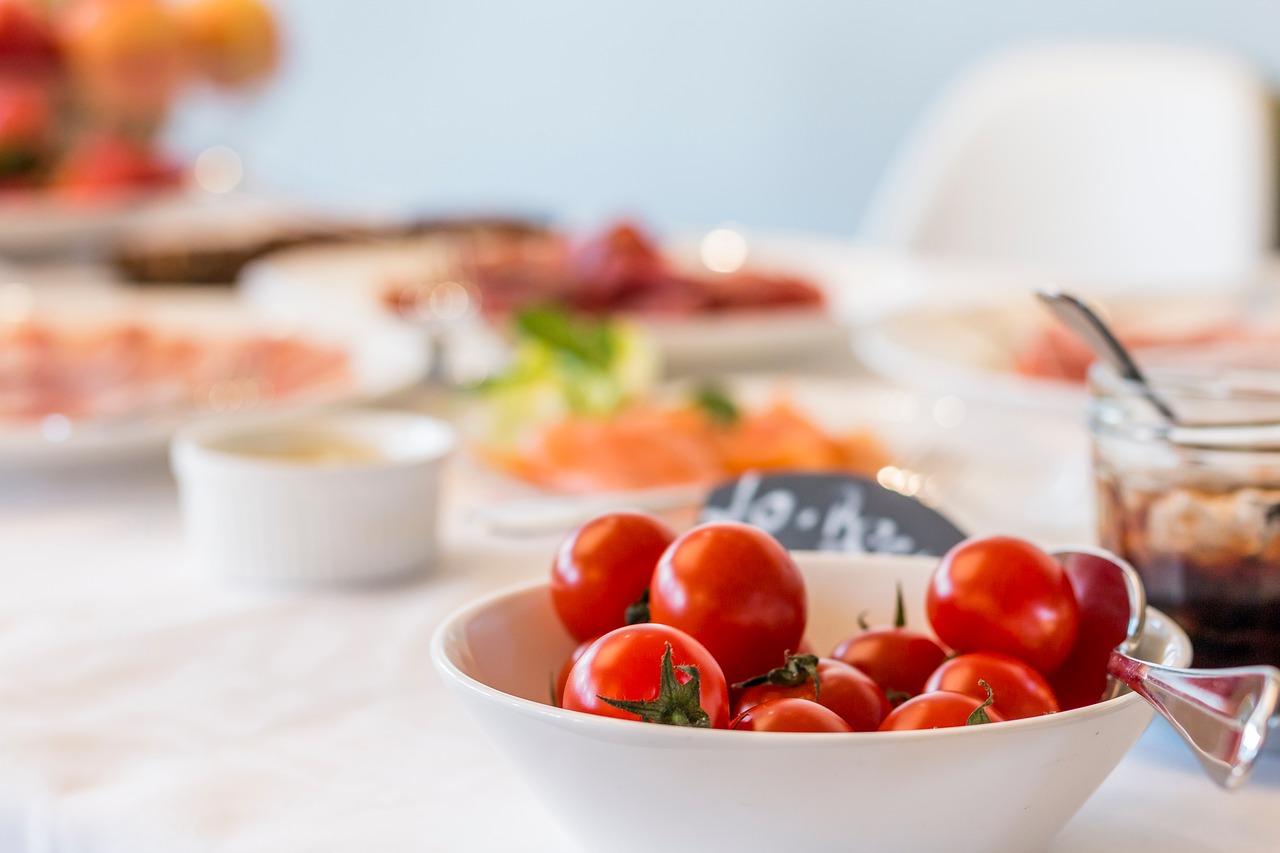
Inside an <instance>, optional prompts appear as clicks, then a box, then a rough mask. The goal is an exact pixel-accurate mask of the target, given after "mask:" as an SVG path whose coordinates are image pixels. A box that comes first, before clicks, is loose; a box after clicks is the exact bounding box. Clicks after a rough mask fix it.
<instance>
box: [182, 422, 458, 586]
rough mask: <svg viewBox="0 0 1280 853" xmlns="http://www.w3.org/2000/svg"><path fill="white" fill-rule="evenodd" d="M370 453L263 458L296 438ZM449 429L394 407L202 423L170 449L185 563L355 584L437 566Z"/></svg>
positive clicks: (277, 579) (219, 572) (230, 572)
mask: <svg viewBox="0 0 1280 853" xmlns="http://www.w3.org/2000/svg"><path fill="white" fill-rule="evenodd" d="M318 437H320V438H331V439H332V440H334V441H335V442H341V443H345V444H354V445H358V446H361V447H364V448H367V449H369V450H371V451H372V453H371V454H370V458H364V459H352V460H347V461H332V460H330V461H324V462H320V461H314V460H298V459H291V458H285V457H279V456H273V455H271V454H270V452H269V451H270V450H271V449H272V448H278V447H281V446H287V445H289V444H290V443H291V442H293V441H294V440H295V439H296V440H298V441H313V440H315V439H317V438H318ZM455 443H456V438H455V434H454V431H453V429H452V427H450V426H449V425H448V424H446V423H444V422H442V421H438V420H435V419H434V418H429V417H425V416H422V415H414V414H409V413H404V412H391V411H354V412H352V411H348V412H333V413H321V414H310V415H308V416H306V417H297V418H293V419H271V420H260V421H256V422H253V423H245V422H237V423H234V424H233V423H216V422H209V423H199V424H193V425H191V426H189V427H187V428H185V429H184V430H182V431H180V432H179V433H178V435H177V436H175V438H174V440H173V444H172V448H171V462H172V465H173V472H174V476H175V477H176V478H177V481H178V493H179V498H180V502H181V505H182V512H183V520H184V526H185V528H186V536H187V544H188V548H189V552H190V555H191V559H192V561H193V562H194V563H195V565H196V566H197V567H198V568H200V569H201V570H203V571H204V572H206V573H208V574H212V575H216V576H219V577H224V578H234V579H239V580H246V581H257V582H263V583H274V584H304V585H305V584H360V583H372V582H377V581H384V580H391V579H395V578H403V577H408V576H411V575H414V574H419V573H423V572H426V571H428V570H429V569H430V568H432V566H433V565H434V563H435V559H436V547H437V541H438V536H437V530H436V524H437V516H438V505H439V492H440V478H441V468H442V466H443V462H444V460H445V458H446V457H447V456H448V455H449V453H450V452H451V451H452V449H453V447H454V445H455Z"/></svg>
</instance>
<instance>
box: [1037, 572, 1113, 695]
mask: <svg viewBox="0 0 1280 853" xmlns="http://www.w3.org/2000/svg"><path fill="white" fill-rule="evenodd" d="M1063 567H1064V568H1065V569H1066V570H1067V576H1068V577H1070V578H1071V588H1072V589H1074V590H1075V593H1076V602H1077V603H1078V604H1079V605H1080V630H1079V631H1078V632H1077V633H1076V642H1075V645H1074V646H1072V647H1071V653H1070V654H1069V655H1067V659H1066V660H1065V661H1063V662H1062V665H1061V666H1059V667H1058V668H1057V669H1055V670H1054V671H1053V672H1051V673H1049V674H1048V678H1049V683H1050V684H1051V685H1053V692H1054V693H1055V694H1057V697H1058V702H1059V704H1061V706H1062V709H1063V710H1064V711H1066V710H1070V709H1071V708H1079V707H1082V706H1084V705H1092V704H1093V703H1094V702H1098V701H1100V700H1101V699H1102V696H1103V694H1105V693H1106V692H1107V660H1108V659H1109V658H1110V657H1111V650H1112V649H1114V648H1115V647H1116V646H1118V645H1120V643H1121V642H1123V641H1124V638H1125V637H1126V636H1128V633H1129V590H1128V588H1127V587H1126V586H1125V583H1124V576H1123V575H1122V574H1121V573H1120V572H1119V571H1117V570H1116V567H1115V566H1114V565H1113V564H1112V563H1111V561H1110V559H1108V558H1107V557H1102V556H1098V555H1096V554H1089V553H1085V552H1078V553H1074V554H1072V555H1070V556H1069V557H1067V558H1066V559H1064V560H1063Z"/></svg>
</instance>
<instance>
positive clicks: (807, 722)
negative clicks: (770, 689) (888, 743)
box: [729, 697, 853, 732]
mask: <svg viewBox="0 0 1280 853" xmlns="http://www.w3.org/2000/svg"><path fill="white" fill-rule="evenodd" d="M729 728H731V729H737V730H738V731H740V732H851V731H853V729H851V728H850V727H849V724H848V723H846V722H845V721H844V720H843V719H842V718H841V717H840V715H839V714H837V713H836V712H835V711H832V710H831V709H830V708H824V707H823V706H821V705H819V704H818V703H817V702H810V701H809V700H808V699H795V698H785V697H784V698H780V699H770V700H769V701H767V702H761V703H760V704H759V705H754V706H752V707H750V708H748V709H747V710H745V711H743V712H742V713H741V714H739V715H738V716H737V717H735V718H734V720H733V723H732V724H730V726H729Z"/></svg>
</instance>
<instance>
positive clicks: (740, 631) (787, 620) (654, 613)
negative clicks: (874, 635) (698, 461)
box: [649, 521, 807, 682]
mask: <svg viewBox="0 0 1280 853" xmlns="http://www.w3.org/2000/svg"><path fill="white" fill-rule="evenodd" d="M806 606H807V605H806V601H805V590H804V580H803V579H802V578H801V576H800V571H799V569H797V568H796V564H795V563H794V562H792V560H791V555H790V554H788V553H787V550H786V549H785V548H783V547H782V545H780V544H778V541H777V540H776V539H774V538H773V537H772V536H770V535H769V534H768V533H765V532H764V531H763V530H760V529H759V528H757V527H751V526H750V525H747V524H740V523H738V522H732V521H722V522H710V523H707V524H703V525H700V526H698V527H695V528H693V529H692V530H689V531H688V532H686V533H684V534H683V535H681V536H680V537H679V538H678V539H676V541H675V542H673V543H671V546H670V547H669V548H667V550H666V552H665V553H664V554H663V555H662V558H661V559H660V560H658V567H657V570H656V571H655V572H654V573H653V581H652V583H651V584H650V587H649V613H650V616H651V618H652V619H653V621H654V622H661V623H663V624H666V625H673V626H675V627H677V628H679V629H680V630H682V631H687V632H688V633H689V634H691V635H693V636H694V637H696V638H697V639H698V640H699V641H700V642H701V643H703V645H705V646H706V647H707V648H708V649H710V650H711V653H712V654H713V655H715V657H716V660H718V661H719V662H720V665H721V666H722V667H723V668H724V673H725V676H726V677H727V678H728V679H729V680H730V681H731V682H737V681H744V680H746V679H748V678H751V677H752V676H755V675H759V674H760V673H762V672H765V671H767V670H768V669H770V668H771V667H773V666H776V665H777V664H778V662H779V661H781V660H783V657H784V655H785V654H786V653H787V652H789V651H793V650H794V649H795V648H796V647H797V646H798V645H799V644H800V639H801V637H802V636H803V635H804V626H805V616H806Z"/></svg>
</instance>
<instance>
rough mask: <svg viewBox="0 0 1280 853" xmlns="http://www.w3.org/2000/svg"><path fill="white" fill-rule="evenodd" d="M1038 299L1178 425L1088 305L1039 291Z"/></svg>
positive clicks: (1136, 366)
mask: <svg viewBox="0 0 1280 853" xmlns="http://www.w3.org/2000/svg"><path fill="white" fill-rule="evenodd" d="M1036 298H1037V299H1039V300H1040V301H1041V302H1042V303H1043V304H1044V305H1045V306H1046V307H1047V308H1048V309H1049V310H1050V311H1052V312H1053V315H1054V316H1055V317H1057V318H1058V319H1059V320H1061V321H1062V322H1063V323H1065V324H1066V325H1067V327H1068V328H1070V329H1071V330H1072V331H1073V332H1075V333H1076V334H1077V335H1079V336H1080V337H1081V338H1083V339H1084V342H1085V343H1087V344H1088V345H1089V348H1090V349H1092V350H1093V352H1094V354H1095V355H1097V356H1098V357H1099V358H1101V359H1102V360H1103V361H1105V362H1106V363H1107V364H1109V365H1111V366H1112V367H1113V368H1114V369H1115V371H1116V373H1118V374H1119V375H1120V376H1121V377H1122V378H1124V379H1127V380H1129V381H1130V382H1134V383H1136V384H1137V385H1138V386H1139V387H1140V388H1141V389H1142V395H1143V396H1144V397H1146V398H1147V401H1148V402H1150V403H1151V405H1152V406H1154V407H1155V409H1156V411H1158V412H1159V413H1160V414H1161V415H1162V416H1164V418H1165V419H1166V420H1168V421H1169V423H1171V424H1176V423H1178V416H1177V415H1176V414H1174V411H1173V409H1172V408H1170V407H1169V404H1168V403H1166V402H1165V401H1164V400H1163V399H1162V398H1161V397H1160V395H1159V394H1157V393H1156V392H1155V390H1154V389H1153V388H1152V387H1151V383H1149V382H1148V381H1147V378H1146V376H1144V375H1143V373H1142V371H1141V370H1139V369H1138V365H1137V363H1136V362H1135V361H1134V360H1133V357H1132V356H1131V355H1129V351H1128V350H1126V349H1125V348H1124V345H1123V344H1121V343H1120V340H1119V339H1118V338H1117V337H1116V336H1115V333H1114V332H1112V331H1111V329H1110V327H1108V326H1107V324H1106V322H1105V321H1104V320H1103V319H1102V317H1101V316H1099V314H1098V312H1097V311H1095V310H1093V308H1092V307H1090V306H1089V304H1088V303H1087V302H1085V301H1084V300H1083V299H1081V298H1080V297H1078V296H1072V295H1071V294H1069V293H1062V292H1060V291H1056V290H1038V291H1036Z"/></svg>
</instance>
